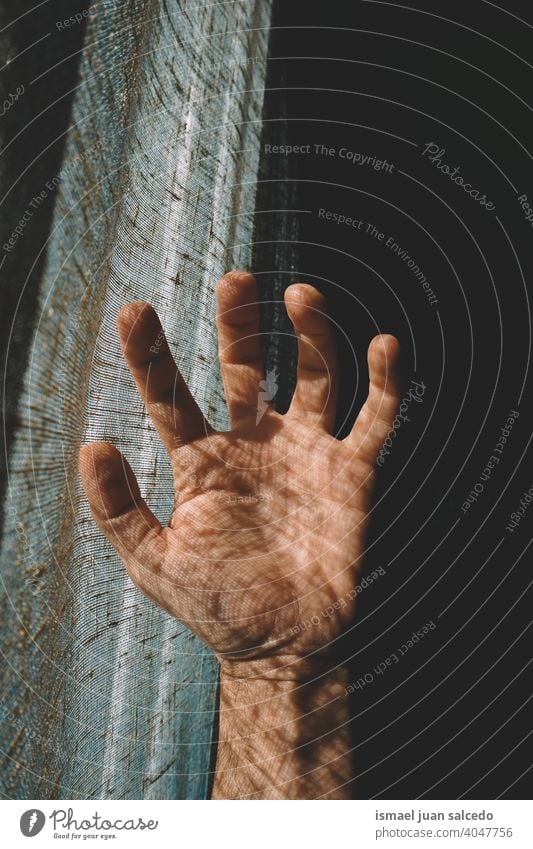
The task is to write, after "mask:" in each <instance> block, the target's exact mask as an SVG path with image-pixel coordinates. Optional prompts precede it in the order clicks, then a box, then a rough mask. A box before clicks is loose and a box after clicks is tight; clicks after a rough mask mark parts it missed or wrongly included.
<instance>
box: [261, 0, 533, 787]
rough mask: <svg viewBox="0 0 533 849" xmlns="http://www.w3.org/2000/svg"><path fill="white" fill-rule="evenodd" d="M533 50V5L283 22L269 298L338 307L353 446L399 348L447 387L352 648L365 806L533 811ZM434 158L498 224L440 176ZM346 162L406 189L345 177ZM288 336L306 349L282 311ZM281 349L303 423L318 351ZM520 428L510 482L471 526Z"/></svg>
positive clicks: (428, 404) (358, 175)
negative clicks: (348, 154) (378, 352)
mask: <svg viewBox="0 0 533 849" xmlns="http://www.w3.org/2000/svg"><path fill="white" fill-rule="evenodd" d="M519 18H522V19H523V20H519ZM532 43H533V11H532V10H531V8H530V7H529V5H528V4H519V3H516V2H507V3H505V8H503V3H502V4H501V7H500V8H499V7H498V5H497V4H494V3H489V2H485V1H484V0H471V1H470V2H468V3H449V2H446V3H445V2H432V3H427V2H426V3H424V2H419V3H418V4H416V5H415V4H412V3H405V4H401V5H400V4H397V3H381V2H353V3H348V2H327V3H320V4H316V5H315V4H310V3H309V2H299V0H291V1H290V2H286V1H285V2H284V0H278V1H277V2H276V3H275V12H274V20H273V30H272V35H271V44H270V55H269V75H268V90H267V94H266V100H265V115H264V117H265V123H264V127H263V139H262V174H261V177H262V181H261V183H260V187H259V193H258V199H257V211H258V212H257V224H256V234H255V257H254V271H256V272H257V273H258V279H259V281H260V284H261V288H262V292H263V293H264V297H265V300H270V299H272V298H278V297H279V294H280V291H281V289H282V288H284V287H285V286H286V285H287V284H288V283H290V282H293V281H295V280H305V281H307V282H310V283H314V284H315V285H317V286H318V287H319V288H320V289H321V290H322V291H324V292H325V293H326V294H327V297H328V303H329V307H330V311H331V315H332V317H333V319H334V320H335V321H336V322H337V323H338V327H339V333H338V336H339V344H340V346H341V352H342V398H341V404H340V410H339V420H338V425H339V435H341V436H342V435H343V434H345V433H346V432H347V428H348V427H349V425H350V424H351V422H352V421H353V418H354V416H355V413H356V411H357V410H358V408H359V407H360V405H361V404H362V402H363V400H364V398H365V394H366V389H367V380H368V375H367V371H366V347H367V345H368V342H369V341H370V339H371V338H372V336H374V335H375V334H376V333H377V332H390V333H394V334H396V335H397V336H398V338H399V339H400V341H401V343H402V349H403V353H404V368H405V380H406V386H407V387H408V386H409V381H410V380H412V379H414V380H417V381H423V383H424V384H425V386H426V387H427V388H426V391H425V393H424V396H423V400H422V403H417V404H415V403H411V404H410V407H409V410H410V412H409V416H410V418H411V421H410V422H408V423H404V424H402V426H401V428H400V429H399V431H398V434H397V436H396V438H395V439H394V441H393V445H392V448H391V452H390V455H389V456H387V457H386V461H385V462H384V464H383V467H382V469H381V472H380V481H379V497H378V503H377V506H376V508H375V510H374V520H373V525H372V538H371V540H370V544H369V551H368V555H367V559H366V565H365V569H364V574H370V573H371V572H372V570H374V569H376V568H377V567H378V566H382V567H383V568H384V569H385V571H386V574H385V576H381V577H380V578H379V579H378V580H376V581H374V582H373V583H372V585H371V586H369V587H368V588H367V589H365V590H364V592H362V593H361V596H360V606H359V612H360V616H359V619H358V621H357V624H356V625H355V627H354V628H353V630H352V631H351V633H350V634H349V637H348V642H349V645H348V648H347V656H349V657H350V664H351V667H352V670H353V676H354V679H353V680H354V681H356V680H357V679H358V678H364V676H365V675H367V678H370V677H371V678H372V681H371V682H369V683H365V685H364V686H362V687H361V688H360V689H358V690H356V691H355V693H354V696H353V717H354V719H353V740H354V757H355V761H356V769H357V772H358V775H359V779H358V790H357V793H358V796H359V797H362V798H371V797H381V798H418V797H424V798H454V799H455V798H461V797H465V798H496V797H499V796H501V797H504V798H527V796H528V795H530V791H528V787H530V785H531V772H528V770H529V769H530V766H531V763H532V758H531V746H530V738H529V737H528V734H530V733H531V702H530V701H529V699H530V698H531V665H530V661H531V629H528V626H529V623H530V620H531V593H530V591H529V587H530V582H531V580H532V570H531V549H530V548H529V547H528V546H529V543H530V542H531V527H532V523H531V519H532V517H533V507H530V508H529V511H527V510H526V512H525V514H524V517H523V518H522V520H521V522H520V524H519V526H518V527H516V528H515V529H514V531H513V532H512V533H511V532H509V531H508V530H506V525H507V524H508V522H509V521H510V514H511V513H512V512H514V511H516V509H517V507H518V506H519V504H520V499H521V498H522V497H523V495H524V491H526V490H528V489H529V487H530V486H531V485H532V483H533V472H532V467H531V462H530V458H531V450H530V448H529V440H530V438H531V425H530V416H529V410H530V408H531V378H530V374H529V371H528V368H529V355H530V308H529V302H528V292H529V297H531V285H530V280H531V279H532V270H533V269H532V260H533V255H532V249H531V245H532V236H533V231H532V229H531V224H530V223H528V222H527V221H525V220H524V214H523V212H522V210H521V209H520V205H519V202H518V195H521V194H522V193H525V194H527V195H528V196H529V198H530V199H533V167H532V164H533V159H532V157H533V145H532V144H531V135H532V133H531V129H532V120H531V119H532V114H533V113H532V108H533V101H532V98H531V91H532V90H533V89H532V83H533V50H532V49H531V45H532ZM409 142H410V143H409ZM430 142H433V143H435V144H438V145H439V147H440V148H444V149H445V151H446V153H445V154H444V155H443V157H442V162H443V163H446V164H447V165H449V166H450V167H451V168H454V167H455V166H457V165H459V166H460V169H461V170H460V173H461V174H462V175H463V177H464V179H465V180H468V182H470V183H471V184H472V185H473V186H474V187H475V188H479V190H480V193H481V194H486V196H487V199H490V200H491V201H492V202H493V203H494V204H495V209H494V210H493V211H489V210H487V209H485V208H484V207H483V206H481V205H480V204H479V203H478V202H477V201H476V200H475V199H474V198H471V197H469V196H468V195H466V194H465V192H464V191H463V190H462V189H461V188H460V187H459V186H457V185H455V184H454V183H453V182H452V181H451V180H450V178H449V177H447V176H446V175H445V174H443V173H442V172H441V171H439V170H438V169H437V168H436V166H435V165H434V164H432V163H431V162H430V161H429V160H428V157H427V156H423V155H422V152H423V150H424V147H425V145H426V144H428V143H430ZM268 144H274V145H275V144H278V145H280V144H285V145H287V144H291V145H296V144H310V145H311V150H312V151H313V150H314V148H313V145H314V144H324V145H326V146H327V147H328V148H330V147H331V148H335V150H336V154H335V155H334V156H332V157H328V156H323V155H314V153H311V154H292V155H289V156H284V155H280V154H278V155H276V154H273V153H270V154H269V153H267V152H266V151H267V150H268V148H266V147H265V146H266V145H268ZM342 147H345V148H347V149H349V150H352V151H356V152H358V153H361V154H367V155H371V156H374V155H375V156H376V158H378V159H382V160H387V161H388V162H389V163H393V165H394V168H393V170H392V173H389V172H387V171H376V170H373V169H372V168H370V167H368V166H360V165H357V164H355V165H354V164H352V163H351V162H349V161H348V160H346V159H341V158H340V157H339V155H338V152H339V150H340V148H342ZM401 172H403V173H401ZM320 208H322V209H329V210H331V211H333V212H337V213H339V214H343V215H346V216H351V217H352V218H355V219H360V220H363V221H364V222H365V227H366V223H368V222H372V223H373V224H374V225H375V226H376V227H377V228H378V229H379V230H380V231H381V232H383V233H384V234H385V239H384V241H385V240H386V239H387V238H388V237H389V236H392V237H393V238H394V240H395V242H397V243H398V244H399V245H400V246H401V247H402V249H405V250H406V251H407V252H408V254H409V256H410V257H412V258H413V260H414V261H415V262H416V264H417V265H418V266H419V267H420V269H421V270H422V271H423V273H424V274H425V276H426V277H427V279H428V281H429V282H430V285H431V288H432V290H433V292H434V293H435V295H436V297H437V299H438V303H436V304H434V305H432V304H430V303H429V301H428V298H427V297H426V294H425V292H424V290H423V289H422V286H421V284H420V283H419V282H418V281H417V280H416V278H415V276H414V274H413V272H412V270H410V269H409V268H408V267H407V264H406V263H405V262H403V261H402V260H401V259H400V258H399V257H398V256H396V255H394V254H393V252H392V251H391V250H390V249H388V248H387V247H386V246H385V244H384V241H382V242H378V241H377V240H376V239H374V238H372V237H371V236H370V235H369V234H367V233H366V232H364V231H359V230H355V229H353V228H351V227H348V226H345V225H337V224H335V223H333V222H332V221H326V220H323V219H320V218H319V217H318V210H319V209H320ZM272 210H284V211H281V212H272ZM290 210H306V212H293V211H290ZM526 290H527V291H526ZM271 321H272V314H271V310H270V308H266V309H265V323H266V325H267V326H270V323H271ZM274 326H275V328H276V329H277V330H279V329H282V330H283V329H285V330H286V329H287V328H286V325H285V324H284V318H283V314H282V312H281V311H279V310H276V311H275V315H274ZM277 340H279V337H277V339H276V338H274V341H273V344H272V346H271V348H270V357H271V358H272V357H275V356H276V355H277V356H281V364H282V366H283V365H284V366H285V368H283V367H282V370H281V371H282V373H281V380H282V381H283V390H284V391H283V396H282V398H281V402H280V409H283V406H284V405H285V406H286V404H287V399H288V397H289V396H290V391H291V385H292V384H291V368H289V365H290V363H293V361H294V350H293V348H292V344H291V343H290V342H289V341H287V339H286V337H282V341H281V351H277V347H276V346H277V345H278V341H277ZM511 410H517V411H519V413H520V415H519V417H518V418H517V419H516V422H515V424H514V427H513V429H512V433H511V436H510V438H509V439H508V440H507V443H506V445H505V449H504V451H503V454H502V455H501V460H500V463H499V464H497V466H496V468H495V470H494V471H493V473H492V475H491V477H490V479H488V480H486V481H485V482H484V489H483V492H482V493H481V494H480V495H479V497H478V498H477V500H476V501H475V503H474V504H473V505H472V506H471V507H470V508H469V509H468V511H466V512H463V510H462V505H463V503H464V502H465V501H466V498H467V496H468V495H469V493H470V492H471V490H472V489H473V488H474V486H475V485H476V484H478V483H479V481H480V476H481V475H482V473H483V469H484V467H485V465H486V463H487V461H488V460H489V458H490V457H491V455H493V449H494V447H495V445H496V443H497V442H498V439H499V437H500V431H501V428H502V427H503V426H504V424H505V421H506V420H507V418H508V416H509V413H510V411H511ZM430 621H433V622H434V623H436V628H435V629H434V630H433V631H432V632H431V633H429V634H428V635H427V636H424V637H423V638H422V639H421V640H420V641H419V642H418V643H417V644H416V645H414V646H413V647H412V648H411V649H409V651H408V652H407V653H406V654H405V655H404V656H402V657H401V659H400V662H399V663H397V664H396V663H394V664H393V665H391V666H390V667H389V668H387V670H386V671H385V673H384V674H383V675H381V676H380V675H376V674H375V672H374V669H375V667H376V666H377V665H378V664H379V663H380V662H382V661H385V660H386V659H387V658H389V657H391V655H392V654H393V653H395V652H396V653H397V650H398V648H399V647H400V646H402V645H403V644H404V643H405V641H406V640H407V639H409V637H410V636H411V635H412V633H413V631H417V630H418V629H420V628H421V627H422V626H423V625H425V624H426V623H428V622H430Z"/></svg>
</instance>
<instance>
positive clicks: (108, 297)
mask: <svg viewBox="0 0 533 849" xmlns="http://www.w3.org/2000/svg"><path fill="white" fill-rule="evenodd" d="M35 5H36V4H33V3H28V4H26V5H25V6H21V8H20V9H18V10H17V14H20V16H21V17H22V16H23V15H25V21H24V22H21V21H20V20H19V21H17V22H14V19H15V18H16V17H17V15H15V13H14V12H13V10H10V11H9V12H4V20H3V29H2V32H1V33H0V45H1V46H2V50H3V57H4V60H5V59H6V57H7V58H9V59H10V62H13V63H16V62H19V67H20V62H25V65H24V67H25V72H24V73H25V77H24V78H25V79H26V85H25V86H24V89H25V90H24V92H23V93H21V94H20V96H19V98H18V102H17V101H13V103H12V105H11V106H10V107H9V110H8V113H6V115H5V117H4V120H3V121H2V124H1V125H0V134H1V136H0V141H1V147H2V156H1V157H0V161H1V163H2V165H1V166H0V169H1V170H0V188H1V189H2V204H1V205H0V211H3V212H2V218H1V219H0V238H1V242H2V245H5V249H2V254H1V263H2V265H1V266H0V274H1V275H2V277H3V280H2V286H3V287H7V288H6V289H5V291H6V292H8V291H9V295H8V301H9V304H10V305H11V307H12V315H11V317H10V320H9V322H8V325H7V326H5V327H4V334H7V335H6V340H7V343H8V344H7V358H8V359H7V374H8V376H9V375H11V376H12V377H13V380H14V382H15V384H16V385H17V386H18V391H17V393H16V396H9V397H8V398H7V402H6V409H5V421H6V422H7V424H8V427H7V431H6V433H7V436H8V440H7V448H8V450H7V470H6V490H5V495H4V506H5V513H4V525H3V543H2V550H1V559H2V573H1V574H2V602H1V603H2V610H1V621H2V666H1V678H2V680H1V683H0V686H1V691H2V694H3V697H2V703H1V705H0V723H1V736H0V749H1V750H2V752H3V768H2V771H1V779H0V780H1V785H0V792H1V793H2V794H3V795H4V797H8V798H9V797H15V798H54V797H62V798H93V797H94V798H143V797H144V798H154V799H172V798H205V797H206V795H207V793H208V787H209V774H208V773H209V769H210V763H211V756H212V741H213V733H214V732H213V729H214V708H215V701H216V687H217V664H216V662H215V661H214V658H213V657H212V655H211V654H210V653H209V652H208V651H207V649H205V647H204V646H203V645H202V644H201V643H200V642H199V641H198V640H197V639H196V638H195V637H194V636H193V635H192V634H191V633H190V632H189V631H188V630H187V629H186V628H184V627H183V626H181V625H180V624H179V623H177V622H176V621H174V620H173V619H171V618H170V617H169V616H168V615H167V614H165V613H164V612H162V611H160V610H158V609H156V608H155V606H154V605H153V604H151V603H150V602H149V601H147V600H145V599H144V598H143V597H142V596H141V594H140V593H139V592H138V591H137V590H136V589H135V588H134V587H133V585H132V584H131V583H130V581H129V579H128V577H127V576H126V574H125V571H124V569H123V567H122V565H121V563H120V561H119V560H118V558H117V556H116V554H115V553H114V552H113V551H112V550H111V548H110V546H109V545H108V544H107V543H106V542H105V541H104V540H103V539H102V538H101V536H100V535H99V533H98V532H97V530H96V528H95V526H94V524H93V522H92V520H91V518H90V515H89V510H88V507H87V504H86V502H85V500H84V498H83V496H82V494H81V491H80V486H79V481H78V477H77V450H78V447H79V445H80V443H81V442H84V441H88V440H93V439H106V440H109V441H111V442H113V443H114V444H116V445H117V446H118V447H119V448H120V450H122V451H123V452H124V454H125V455H126V456H127V457H128V458H129V459H130V461H131V464H132V466H133V467H134V468H135V471H136V474H137V476H138V478H139V482H140V484H141V488H142V491H143V494H144V496H145V497H146V499H147V501H148V502H149V503H150V505H151V507H152V509H153V510H154V512H155V513H156V515H157V516H158V517H159V518H160V520H161V521H166V520H167V518H168V516H169V514H170V511H171V507H172V500H173V490H172V485H171V476H170V467H169V463H168V461H167V458H166V456H165V453H164V451H163V450H162V447H161V445H160V443H159V440H158V438H157V436H156V435H155V433H154V430H153V428H152V427H151V425H150V424H149V422H148V420H147V417H146V413H145V411H144V409H143V406H142V404H141V403H140V401H139V399H138V397H137V394H136V391H135V389H134V386H133V382H132V379H131V378H130V376H129V374H128V372H127V370H126V368H125V366H124V363H123V361H122V358H121V355H120V353H119V348H118V344H117V339H116V334H115V319H116V315H117V312H118V310H119V308H120V306H121V305H123V304H124V303H126V302H127V301H130V300H137V299H142V300H147V301H150V302H152V303H153V304H154V305H155V306H156V308H157V310H158V312H159V314H160V316H161V318H162V321H163V324H164V327H165V329H166V331H167V334H168V338H169V342H170V345H171V347H172V349H173V351H174V353H175V356H176V359H177V361H178V363H179V365H180V368H181V370H182V371H183V373H184V376H185V378H186V379H187V381H188V382H189V385H190V386H191V388H192V390H193V392H194V393H195V396H196V398H197V400H198V402H199V404H200V406H201V407H202V409H203V411H204V413H205V414H207V415H208V416H209V418H210V419H211V421H212V422H213V423H214V424H215V426H225V424H226V412H225V405H224V400H223V394H222V391H221V384H220V379H219V373H218V367H217V361H216V356H215V341H216V339H215V333H214V328H213V312H214V304H213V288H214V284H215V282H216V280H217V278H218V276H219V275H220V274H221V273H222V272H223V271H225V270H227V269H228V268H231V267H234V266H247V265H248V264H249V260H250V253H251V240H252V236H251V234H252V225H253V213H254V204H255V191H256V181H257V170H258V159H259V137H260V131H261V110H262V102H263V92H264V76H265V66H266V45H267V40H268V27H269V18H270V3H269V2H268V0H230V2H222V3H211V2H208V0H200V2H196V1H195V0H194V1H193V2H188V0H178V2H167V0H148V1H147V2H143V0H127V1H125V0H121V2H118V0H103V2H96V3H93V4H92V5H91V6H90V8H88V7H87V5H86V4H85V5H84V6H80V4H73V3H66V2H60V3H55V4H50V3H45V4H41V6H40V7H39V9H33V8H32V7H33V6H35ZM51 6H53V7H54V8H49V7H51ZM22 23H24V24H25V27H26V28H25V30H24V31H25V32H26V33H28V34H29V35H28V41H33V42H35V43H34V44H33V45H31V49H28V51H27V53H26V54H25V58H24V57H22V56H20V54H21V50H23V49H25V47H26V45H25V44H22V45H21V43H20V39H19V40H17V39H18V36H17V33H20V32H21V25H22ZM8 79H9V78H8ZM11 79H12V80H14V79H16V74H15V73H13V76H12V78H11ZM9 85H10V84H9V81H8V82H7V83H6V81H5V80H4V81H3V82H2V86H3V88H2V96H4V95H5V96H6V97H7V96H8V95H9V94H10V93H11V92H10V90H8V89H9ZM11 85H13V82H11ZM47 86H48V92H47ZM54 86H55V87H56V88H57V90H58V96H57V98H55V101H57V102H55V101H54V103H52V101H53V100H54V98H53V97H51V96H50V95H51V88H52V89H53V87H54ZM38 91H39V92H41V94H40V95H39V97H41V99H42V103H39V102H38V95H37V94H36V92H38ZM52 93H53V92H52ZM58 104H59V105H58ZM39 108H41V109H42V110H44V111H45V112H46V110H51V111H49V112H48V114H49V115H55V116H56V117H55V118H53V120H52V118H50V119H49V122H48V125H47V126H53V127H54V128H55V129H54V136H53V138H50V139H48V138H46V137H45V135H42V136H39V132H38V126H39V124H38V122H37V123H35V121H34V119H35V116H36V115H38V113H39ZM54 110H55V111H54ZM58 110H59V113H58ZM24 149H26V150H28V151H30V152H31V156H27V157H26V159H24V157H23V155H22V152H23V151H24ZM21 151H22V152H21ZM38 197H41V203H38V202H37V201H35V198H38ZM26 213H28V214H26ZM30 213H31V214H30ZM24 215H26V219H27V220H26V221H25V223H24V224H21V223H20V222H22V221H23V219H24ZM17 227H18V230H17V229H16V228H17ZM37 236H38V237H39V238H37ZM10 239H11V242H10V241H9V240H10ZM36 245H37V246H38V249H37V248H36ZM13 317H14V318H13Z"/></svg>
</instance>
